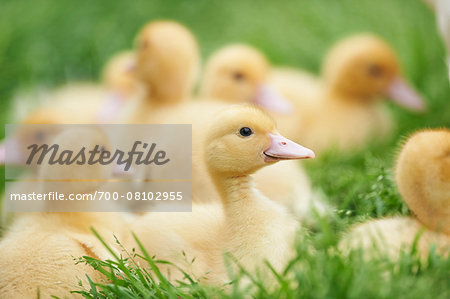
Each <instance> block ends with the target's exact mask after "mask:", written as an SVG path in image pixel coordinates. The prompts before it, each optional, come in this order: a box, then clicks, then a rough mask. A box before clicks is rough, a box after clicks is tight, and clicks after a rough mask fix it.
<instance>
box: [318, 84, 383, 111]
mask: <svg viewBox="0 0 450 299" xmlns="http://www.w3.org/2000/svg"><path fill="white" fill-rule="evenodd" d="M324 93H325V94H324V98H325V99H326V101H325V102H328V103H335V104H336V103H337V104H341V105H347V106H372V105H373V104H374V103H375V102H376V101H375V97H372V96H369V95H362V94H360V93H357V92H351V90H343V89H342V88H341V87H339V86H336V85H333V84H331V85H329V86H328V88H326V89H325V92H324Z"/></svg>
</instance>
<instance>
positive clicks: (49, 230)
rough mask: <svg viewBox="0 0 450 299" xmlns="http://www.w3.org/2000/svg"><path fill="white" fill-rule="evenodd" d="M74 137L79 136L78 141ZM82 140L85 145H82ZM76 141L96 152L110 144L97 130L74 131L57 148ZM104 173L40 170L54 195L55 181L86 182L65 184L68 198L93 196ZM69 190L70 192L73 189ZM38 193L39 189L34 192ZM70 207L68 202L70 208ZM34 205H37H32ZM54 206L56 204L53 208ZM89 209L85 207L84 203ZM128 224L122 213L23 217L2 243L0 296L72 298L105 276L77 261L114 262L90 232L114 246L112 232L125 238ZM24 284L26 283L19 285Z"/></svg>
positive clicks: (72, 168)
mask: <svg viewBox="0 0 450 299" xmlns="http://www.w3.org/2000/svg"><path fill="white" fill-rule="evenodd" d="M74 136H77V138H76V139H74ZM81 140H82V141H81ZM74 142H77V144H79V143H80V142H85V143H86V146H88V147H90V146H92V145H94V144H102V142H105V139H104V136H103V135H102V134H99V133H97V132H93V130H88V129H72V130H70V131H65V132H62V133H61V134H59V135H57V137H55V139H54V143H58V144H60V145H61V146H64V147H65V148H67V146H70V145H73V144H74ZM103 172H104V168H102V167H99V166H98V164H97V165H91V166H84V167H81V166H79V165H76V164H74V165H71V166H64V167H62V166H59V165H58V166H57V165H49V164H48V163H44V164H43V165H42V167H41V169H40V170H39V177H38V178H39V180H40V182H41V183H42V190H41V192H42V193H44V192H47V191H49V190H51V191H54V189H55V186H57V184H58V183H55V182H53V180H54V178H55V177H57V178H68V177H70V178H75V179H78V178H81V179H83V180H84V181H82V182H80V181H77V182H71V183H68V184H65V186H66V188H64V189H62V190H61V191H62V192H64V193H66V195H67V193H72V192H77V193H90V192H94V190H98V189H99V188H100V184H101V183H100V182H99V180H98V179H99V178H101V177H102V173H103ZM67 188H68V189H67ZM34 191H36V190H34ZM66 203H67V202H65V204H66ZM30 204H31V203H30ZM52 204H53V203H52ZM83 204H84V203H83ZM123 224H124V223H123V221H122V219H121V214H120V213H75V212H74V213H72V212H67V213H59V212H58V213H56V212H55V213H19V214H17V215H16V219H15V221H14V223H13V224H12V226H11V227H10V229H9V230H8V231H7V233H6V234H5V236H4V237H3V239H2V240H1V241H0V275H1V276H2V279H1V280H0V294H1V297H2V298H34V297H36V295H37V292H38V289H39V292H40V295H41V297H45V298H47V297H50V296H51V295H56V296H58V297H60V298H63V297H64V298H65V297H69V296H72V295H71V294H70V291H72V290H76V289H78V288H79V286H78V282H79V281H81V282H82V283H83V285H84V286H88V285H89V282H88V280H87V278H86V274H87V275H88V276H89V277H90V278H91V279H92V280H93V281H99V280H100V279H101V278H102V277H101V276H100V274H99V272H98V271H95V270H94V269H93V268H92V267H90V266H87V265H85V264H84V263H80V264H77V265H76V264H75V262H76V261H75V260H74V259H75V258H79V257H81V256H89V257H92V258H98V259H105V258H110V255H109V253H108V252H107V251H106V249H105V248H104V247H103V245H102V244H101V243H100V241H99V240H97V239H96V238H95V237H94V236H93V235H92V234H91V233H90V230H89V227H91V226H92V227H94V228H96V229H97V230H98V231H99V232H100V233H101V234H102V235H104V236H105V237H106V240H107V242H108V243H110V244H111V245H112V246H113V247H114V239H113V237H112V232H114V234H116V235H117V236H118V237H120V236H121V230H122V229H123ZM18 282H20V283H18Z"/></svg>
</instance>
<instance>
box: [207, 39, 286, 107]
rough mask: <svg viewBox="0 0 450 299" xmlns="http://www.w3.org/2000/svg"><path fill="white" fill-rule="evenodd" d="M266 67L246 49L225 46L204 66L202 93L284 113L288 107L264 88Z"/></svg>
mask: <svg viewBox="0 0 450 299" xmlns="http://www.w3.org/2000/svg"><path fill="white" fill-rule="evenodd" d="M268 73H269V63H268V61H267V60H266V58H265V57H264V55H263V54H262V53H261V52H259V51H258V50H256V49H255V48H252V47H250V46H247V45H241V44H237V45H231V46H227V47H225V48H223V49H221V50H219V51H217V52H216V53H215V54H213V55H212V57H211V58H210V59H209V61H208V63H207V64H206V68H205V73H204V76H203V81H202V84H201V93H202V95H203V96H205V97H208V98H215V99H220V100H224V101H227V102H230V103H234V104H236V103H253V104H256V105H258V106H260V107H262V108H265V109H267V110H271V111H275V112H282V113H287V112H290V110H291V109H292V107H291V104H290V103H289V102H288V101H287V100H285V99H284V98H283V97H282V96H281V95H279V94H278V92H276V90H275V89H273V88H271V87H270V86H269V85H268V84H267V77H268Z"/></svg>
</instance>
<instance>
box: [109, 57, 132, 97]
mask: <svg viewBox="0 0 450 299" xmlns="http://www.w3.org/2000/svg"><path fill="white" fill-rule="evenodd" d="M102 80H103V84H104V85H105V86H106V88H108V89H109V90H112V91H115V92H118V93H119V95H120V96H122V97H124V98H127V97H128V96H130V95H131V94H133V92H135V91H136V88H137V77H136V57H135V54H134V52H133V51H125V52H121V53H119V54H117V55H115V56H113V57H112V58H111V59H110V60H109V61H108V63H107V64H106V66H105V67H104V69H103V74H102Z"/></svg>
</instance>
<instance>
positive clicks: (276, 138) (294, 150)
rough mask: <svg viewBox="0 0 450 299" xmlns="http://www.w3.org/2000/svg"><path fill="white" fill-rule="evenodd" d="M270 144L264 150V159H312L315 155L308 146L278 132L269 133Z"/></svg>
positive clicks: (270, 160)
mask: <svg viewBox="0 0 450 299" xmlns="http://www.w3.org/2000/svg"><path fill="white" fill-rule="evenodd" d="M269 137H270V146H269V148H268V149H266V150H265V151H264V154H265V156H266V157H265V161H266V162H274V161H279V160H293V159H313V158H315V157H316V155H315V154H314V152H313V151H312V150H310V149H309V148H306V147H303V146H301V145H300V144H297V143H295V142H293V141H291V140H289V139H287V138H285V137H283V136H281V135H279V134H269Z"/></svg>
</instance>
